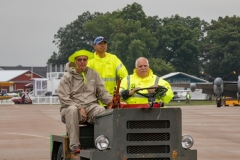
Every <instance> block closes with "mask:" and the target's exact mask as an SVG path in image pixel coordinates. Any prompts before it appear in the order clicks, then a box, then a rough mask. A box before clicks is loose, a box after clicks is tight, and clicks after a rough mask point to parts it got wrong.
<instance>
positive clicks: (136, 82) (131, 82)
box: [120, 69, 173, 104]
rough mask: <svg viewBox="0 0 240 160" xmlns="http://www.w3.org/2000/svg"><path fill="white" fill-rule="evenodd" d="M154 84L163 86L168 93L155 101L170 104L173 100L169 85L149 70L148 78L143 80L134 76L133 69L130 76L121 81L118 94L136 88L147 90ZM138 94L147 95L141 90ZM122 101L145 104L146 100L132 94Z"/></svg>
mask: <svg viewBox="0 0 240 160" xmlns="http://www.w3.org/2000/svg"><path fill="white" fill-rule="evenodd" d="M155 84H158V85H159V86H164V87H166V88H167V89H168V91H167V92H166V94H165V95H164V96H163V97H159V96H157V97H156V100H155V101H156V102H164V103H166V104H167V103H168V102H170V101H171V100H172V98H173V92H172V89H171V86H170V84H169V83H168V82H167V81H165V80H163V79H162V78H159V77H158V76H156V75H154V74H153V72H152V70H151V69H150V70H149V75H148V77H145V78H140V77H138V76H137V74H136V69H134V70H133V74H132V75H129V76H127V77H125V78H124V79H123V80H122V81H121V85H120V92H121V91H123V90H132V89H134V88H137V87H140V88H148V87H151V86H153V85H155ZM139 93H143V94H147V93H148V91H147V90H142V91H139ZM122 101H123V102H125V103H127V104H147V103H148V98H146V97H143V96H141V95H139V94H137V93H134V94H133V95H132V96H131V97H129V98H128V99H127V100H122Z"/></svg>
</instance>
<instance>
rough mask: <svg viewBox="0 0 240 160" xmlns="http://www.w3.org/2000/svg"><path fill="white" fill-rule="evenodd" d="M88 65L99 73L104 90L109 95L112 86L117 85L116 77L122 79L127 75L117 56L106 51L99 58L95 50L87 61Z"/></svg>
mask: <svg viewBox="0 0 240 160" xmlns="http://www.w3.org/2000/svg"><path fill="white" fill-rule="evenodd" d="M88 67H90V68H92V69H93V70H95V71H97V72H98V73H99V75H100V77H101V78H102V79H103V81H104V86H105V88H106V90H107V91H108V93H110V94H111V95H113V93H114V87H116V86H117V80H118V78H121V79H122V78H124V77H126V76H127V75H128V71H127V69H126V67H125V66H124V65H123V63H122V61H121V60H120V59H119V58H118V57H117V56H115V55H113V54H111V53H107V52H106V56H105V57H104V58H100V57H99V55H97V54H96V52H95V53H94V58H93V59H91V60H89V61H88Z"/></svg>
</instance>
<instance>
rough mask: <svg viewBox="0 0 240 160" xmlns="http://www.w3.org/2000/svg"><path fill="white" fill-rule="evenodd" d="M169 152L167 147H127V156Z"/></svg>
mask: <svg viewBox="0 0 240 160" xmlns="http://www.w3.org/2000/svg"><path fill="white" fill-rule="evenodd" d="M169 152H170V146H169V145H149V146H127V154H151V153H169Z"/></svg>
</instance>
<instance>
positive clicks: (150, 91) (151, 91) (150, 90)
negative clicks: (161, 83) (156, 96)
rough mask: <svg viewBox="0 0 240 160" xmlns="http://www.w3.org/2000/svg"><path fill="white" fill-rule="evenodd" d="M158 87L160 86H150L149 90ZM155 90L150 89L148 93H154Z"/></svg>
mask: <svg viewBox="0 0 240 160" xmlns="http://www.w3.org/2000/svg"><path fill="white" fill-rule="evenodd" d="M156 87H158V84H154V85H153V86H150V87H149V88H156ZM154 92H155V89H148V93H154Z"/></svg>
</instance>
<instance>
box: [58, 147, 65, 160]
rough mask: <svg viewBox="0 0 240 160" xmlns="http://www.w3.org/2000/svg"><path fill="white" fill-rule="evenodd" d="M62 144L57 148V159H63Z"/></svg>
mask: <svg viewBox="0 0 240 160" xmlns="http://www.w3.org/2000/svg"><path fill="white" fill-rule="evenodd" d="M63 159H64V157H63V145H62V144H61V145H60V146H59V148H58V153H57V160H63Z"/></svg>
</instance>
